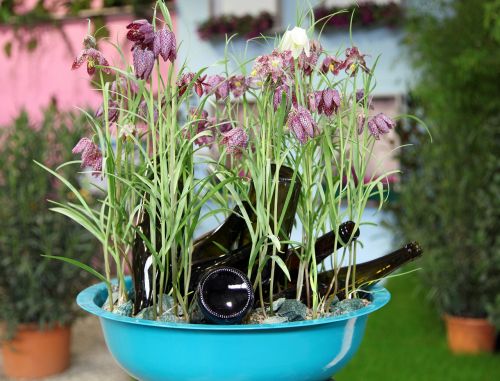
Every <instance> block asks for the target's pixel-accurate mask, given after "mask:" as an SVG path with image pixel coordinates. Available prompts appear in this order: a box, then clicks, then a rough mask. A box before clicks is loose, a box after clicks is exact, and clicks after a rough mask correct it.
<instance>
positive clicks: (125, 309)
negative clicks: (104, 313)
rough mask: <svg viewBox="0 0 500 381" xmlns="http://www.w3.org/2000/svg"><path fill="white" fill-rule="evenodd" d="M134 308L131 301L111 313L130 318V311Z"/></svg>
mask: <svg viewBox="0 0 500 381" xmlns="http://www.w3.org/2000/svg"><path fill="white" fill-rule="evenodd" d="M133 308H134V304H133V303H132V301H131V300H129V301H127V302H125V303H123V304H121V305H119V306H117V307H115V308H114V309H113V313H115V314H116V315H120V316H132V309H133Z"/></svg>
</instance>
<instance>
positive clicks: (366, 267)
mask: <svg viewBox="0 0 500 381" xmlns="http://www.w3.org/2000/svg"><path fill="white" fill-rule="evenodd" d="M422 252H423V251H422V248H421V247H420V245H419V244H418V243H417V242H410V243H408V244H406V245H404V246H403V247H402V248H400V249H398V250H396V251H393V252H392V253H389V254H386V255H384V256H382V257H380V258H377V259H373V260H371V261H368V262H364V263H360V264H358V265H356V276H355V283H354V287H355V288H356V289H360V288H361V289H364V290H369V289H370V287H372V286H373V285H375V284H376V283H377V282H378V281H380V280H381V279H383V278H384V277H386V276H387V275H389V274H391V273H392V272H393V271H395V270H397V269H398V268H400V267H401V266H403V265H404V264H406V263H408V262H410V261H413V260H415V259H416V258H418V257H420V256H421V255H422ZM348 271H349V269H348V267H347V266H345V267H341V268H340V269H338V273H337V285H338V288H337V293H336V295H337V297H338V298H339V299H345V298H346V295H345V286H346V279H347V275H348ZM334 276H335V271H334V270H329V271H323V272H321V273H319V274H318V293H319V295H320V296H325V295H326V294H327V293H328V294H330V293H332V292H333V290H332V289H331V288H330V286H331V283H332V279H333V277H334ZM350 276H351V277H352V276H353V273H352V269H351V273H350ZM351 279H352V278H351ZM296 294H297V288H296V286H295V285H294V284H291V285H290V287H288V288H287V289H286V290H284V291H282V292H280V293H278V294H276V295H275V298H280V297H285V298H288V299H294V298H296V296H297V295H296ZM301 300H302V301H304V302H305V301H306V292H305V290H304V291H303V293H302V297H301Z"/></svg>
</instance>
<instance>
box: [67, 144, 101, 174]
mask: <svg viewBox="0 0 500 381" xmlns="http://www.w3.org/2000/svg"><path fill="white" fill-rule="evenodd" d="M71 152H73V154H79V153H80V154H82V168H84V167H91V168H92V169H93V172H92V175H94V176H98V175H99V174H100V173H101V172H102V153H101V150H100V148H99V147H98V146H97V145H96V144H95V143H94V142H93V141H92V140H90V139H89V138H81V139H80V141H79V142H78V143H77V144H76V146H75V147H74V148H73V150H72V151H71Z"/></svg>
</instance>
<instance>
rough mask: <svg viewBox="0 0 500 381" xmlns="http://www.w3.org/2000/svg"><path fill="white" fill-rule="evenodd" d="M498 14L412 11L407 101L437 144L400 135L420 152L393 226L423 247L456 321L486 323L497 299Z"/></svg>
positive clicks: (458, 7) (448, 7)
mask: <svg viewBox="0 0 500 381" xmlns="http://www.w3.org/2000/svg"><path fill="white" fill-rule="evenodd" d="M498 9H500V2H499V1H498V0H497V1H472V0H468V1H453V2H449V1H446V2H444V1H443V2H442V3H440V5H439V6H438V7H436V8H435V9H434V13H433V14H418V13H417V14H415V15H414V18H413V19H412V21H411V22H410V23H409V27H408V34H407V39H408V44H409V47H410V50H411V52H412V54H411V57H412V62H413V63H414V67H415V69H416V70H417V72H418V73H419V74H418V80H417V84H416V86H415V89H414V91H413V97H414V103H415V106H416V110H417V111H418V112H419V113H420V114H421V116H422V117H423V118H424V119H425V120H426V122H428V124H429V126H430V130H431V133H432V136H433V140H434V142H433V143H432V144H429V143H428V137H426V136H425V135H422V134H412V135H411V137H409V136H405V140H410V141H411V142H413V143H417V145H416V148H415V151H414V152H413V153H412V154H411V156H410V158H411V160H408V158H404V157H403V158H404V160H403V165H404V166H406V167H408V166H410V167H411V166H413V167H416V170H415V169H412V170H410V171H408V173H407V174H405V175H403V178H402V191H401V197H400V205H399V208H397V210H396V216H397V225H398V226H399V228H400V229H401V231H402V233H403V235H404V236H405V237H406V238H408V239H416V240H419V241H420V242H421V244H422V246H423V247H424V250H425V255H424V257H425V258H424V262H422V264H423V267H424V271H423V272H422V273H423V275H424V278H425V281H426V284H427V285H428V287H429V290H430V295H431V296H432V297H433V298H434V300H435V301H436V302H437V305H438V306H439V308H440V310H441V311H443V312H446V313H449V314H453V315H459V316H470V317H484V316H485V315H486V305H487V304H489V303H492V302H493V300H494V299H495V298H496V296H497V295H498V294H499V293H500V242H499V237H500V234H498V231H499V230H500V218H499V217H500V197H499V195H500V163H499V159H498V153H499V152H500V150H499V148H500V140H499V139H500V134H499V125H500V112H499V104H500V92H499V91H498V88H499V87H498V86H499V83H500V70H499V68H500V32H499V31H500V28H499V26H500V24H498V25H496V24H495V23H499V21H498V18H496V17H494V16H493V15H492V13H494V12H496V13H498ZM407 132H408V130H406V132H405V133H403V134H402V136H404V135H405V134H407ZM423 140H425V143H424V142H423ZM403 143H404V141H403ZM418 143H422V144H418ZM403 155H405V153H403ZM403 169H405V168H403Z"/></svg>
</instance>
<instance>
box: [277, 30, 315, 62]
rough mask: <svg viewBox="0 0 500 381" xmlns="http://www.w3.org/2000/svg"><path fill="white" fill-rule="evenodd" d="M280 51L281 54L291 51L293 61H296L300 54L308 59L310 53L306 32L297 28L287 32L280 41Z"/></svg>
mask: <svg viewBox="0 0 500 381" xmlns="http://www.w3.org/2000/svg"><path fill="white" fill-rule="evenodd" d="M280 50H281V51H282V52H283V51H286V50H289V51H291V52H292V55H293V58H295V59H297V58H298V57H299V56H300V54H301V53H302V52H304V53H305V55H306V56H308V57H309V55H310V54H311V51H310V43H309V37H308V36H307V31H306V30H305V29H303V28H300V27H297V26H296V27H294V28H293V29H292V30H287V31H286V32H285V34H284V35H283V38H282V40H281V43H280Z"/></svg>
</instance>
